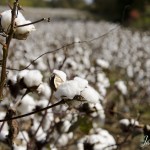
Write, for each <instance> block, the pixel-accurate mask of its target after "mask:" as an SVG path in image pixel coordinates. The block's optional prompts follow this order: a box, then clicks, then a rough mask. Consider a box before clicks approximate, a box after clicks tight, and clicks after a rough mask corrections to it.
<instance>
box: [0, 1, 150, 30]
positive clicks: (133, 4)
mask: <svg viewBox="0 0 150 150" xmlns="http://www.w3.org/2000/svg"><path fill="white" fill-rule="evenodd" d="M12 2H13V0H1V1H0V5H5V6H6V4H7V3H12ZM20 3H21V5H22V6H28V7H43V8H46V7H47V8H65V9H70V8H71V9H77V10H82V11H84V12H85V11H86V13H84V15H85V16H84V17H82V19H83V18H84V19H89V18H90V19H94V20H101V19H103V20H107V21H112V22H119V23H121V24H123V25H125V26H132V27H135V28H138V29H142V30H148V29H149V26H150V0H105V1H104V0H40V1H39V0H21V1H20ZM79 16H80V15H79ZM79 16H78V17H79ZM72 18H74V16H72ZM79 18H80V17H79ZM77 19H78V18H77ZM80 19H81V18H80Z"/></svg>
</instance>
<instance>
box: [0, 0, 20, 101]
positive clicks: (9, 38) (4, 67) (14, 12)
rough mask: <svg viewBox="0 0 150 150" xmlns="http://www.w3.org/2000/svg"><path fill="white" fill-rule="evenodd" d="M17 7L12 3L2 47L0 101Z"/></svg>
mask: <svg viewBox="0 0 150 150" xmlns="http://www.w3.org/2000/svg"><path fill="white" fill-rule="evenodd" d="M17 7H18V0H16V1H15V2H14V6H13V9H12V19H11V25H10V31H9V33H8V37H6V44H5V45H3V48H2V49H3V60H2V71H1V81H0V100H2V99H3V88H4V86H5V83H6V66H7V56H8V52H9V45H10V42H11V40H12V38H13V34H14V26H15V18H16V11H17Z"/></svg>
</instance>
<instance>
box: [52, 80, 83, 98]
mask: <svg viewBox="0 0 150 150" xmlns="http://www.w3.org/2000/svg"><path fill="white" fill-rule="evenodd" d="M75 95H80V89H79V85H78V82H77V81H75V80H70V81H66V82H64V83H62V84H61V85H60V86H59V88H58V89H57V91H56V92H55V97H56V98H57V99H61V98H62V97H66V98H68V99H73V98H74V97H75Z"/></svg>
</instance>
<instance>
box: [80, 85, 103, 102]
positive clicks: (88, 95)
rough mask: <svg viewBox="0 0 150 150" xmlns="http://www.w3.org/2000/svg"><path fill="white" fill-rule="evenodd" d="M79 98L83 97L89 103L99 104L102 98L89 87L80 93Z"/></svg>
mask: <svg viewBox="0 0 150 150" xmlns="http://www.w3.org/2000/svg"><path fill="white" fill-rule="evenodd" d="M81 96H82V97H84V98H85V99H86V100H87V101H88V102H90V103H99V102H100V100H102V99H103V98H102V97H101V95H100V94H99V93H98V92H97V91H96V90H95V89H94V88H92V87H91V86H88V87H86V88H85V89H84V90H83V91H82V92H81Z"/></svg>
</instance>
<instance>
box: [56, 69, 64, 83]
mask: <svg viewBox="0 0 150 150" xmlns="http://www.w3.org/2000/svg"><path fill="white" fill-rule="evenodd" d="M53 74H55V75H57V76H58V77H59V78H61V79H62V80H63V82H65V81H66V79H67V75H66V73H64V72H63V71H61V70H56V69H55V70H54V71H53Z"/></svg>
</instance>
